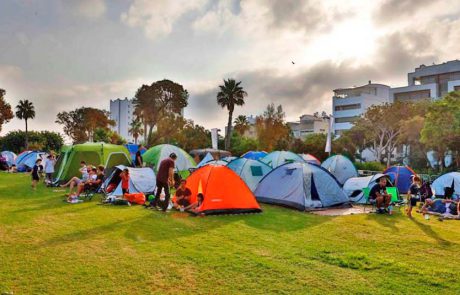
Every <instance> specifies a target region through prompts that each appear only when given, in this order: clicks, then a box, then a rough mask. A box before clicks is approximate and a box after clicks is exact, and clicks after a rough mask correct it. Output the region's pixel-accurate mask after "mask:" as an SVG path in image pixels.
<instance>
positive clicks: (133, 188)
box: [104, 165, 156, 196]
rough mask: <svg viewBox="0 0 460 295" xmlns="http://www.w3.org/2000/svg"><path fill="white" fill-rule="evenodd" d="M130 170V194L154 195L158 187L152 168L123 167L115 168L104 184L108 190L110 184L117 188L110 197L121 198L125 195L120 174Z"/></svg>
mask: <svg viewBox="0 0 460 295" xmlns="http://www.w3.org/2000/svg"><path fill="white" fill-rule="evenodd" d="M125 168H128V170H129V192H130V193H139V192H142V193H153V191H154V190H155V187H156V177H155V173H154V172H153V170H152V169H151V168H147V167H146V168H131V167H126V166H123V165H119V166H116V167H115V170H114V171H113V172H112V174H111V175H110V177H108V178H107V179H106V180H105V182H104V188H107V187H108V186H109V184H111V183H114V184H116V185H117V188H116V189H115V190H113V191H112V192H111V193H109V195H110V196H121V195H123V193H122V190H121V179H120V173H121V172H122V171H123V169H125Z"/></svg>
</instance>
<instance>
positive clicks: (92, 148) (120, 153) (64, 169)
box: [54, 142, 131, 183]
mask: <svg viewBox="0 0 460 295" xmlns="http://www.w3.org/2000/svg"><path fill="white" fill-rule="evenodd" d="M81 161H85V162H86V164H88V165H104V167H105V169H106V173H108V174H110V170H111V168H113V167H115V166H116V165H126V166H129V165H131V157H130V155H129V152H128V150H127V149H126V147H124V146H121V145H115V144H107V143H102V142H87V143H82V144H76V145H73V146H63V147H62V148H61V153H60V155H59V158H58V160H57V162H56V165H55V172H54V182H56V183H60V182H64V181H68V180H70V179H71V178H72V177H74V176H77V177H80V176H81V173H80V162H81Z"/></svg>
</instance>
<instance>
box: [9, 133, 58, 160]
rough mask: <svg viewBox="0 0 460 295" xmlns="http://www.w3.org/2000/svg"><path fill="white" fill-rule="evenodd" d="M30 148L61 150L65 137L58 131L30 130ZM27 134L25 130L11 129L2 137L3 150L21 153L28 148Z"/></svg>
mask: <svg viewBox="0 0 460 295" xmlns="http://www.w3.org/2000/svg"><path fill="white" fill-rule="evenodd" d="M28 134H29V149H30V150H35V149H37V150H43V151H45V152H50V151H60V150H61V147H62V145H64V139H63V138H62V136H61V135H60V134H59V133H57V132H50V131H29V132H28ZM25 142H26V135H25V132H24V131H20V130H17V131H11V132H9V133H8V134H6V135H5V136H3V137H2V138H0V147H1V150H2V151H4V150H7V151H12V152H14V153H17V154H18V153H20V152H22V151H24V150H25V149H26V144H25Z"/></svg>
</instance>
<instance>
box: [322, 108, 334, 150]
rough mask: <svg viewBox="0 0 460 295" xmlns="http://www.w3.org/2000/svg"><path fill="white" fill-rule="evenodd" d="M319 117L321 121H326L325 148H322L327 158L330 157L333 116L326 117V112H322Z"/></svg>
mask: <svg viewBox="0 0 460 295" xmlns="http://www.w3.org/2000/svg"><path fill="white" fill-rule="evenodd" d="M321 116H322V117H323V120H327V123H328V124H327V125H328V126H327V139H326V147H325V148H324V151H325V152H326V153H328V154H329V157H330V156H331V152H332V131H333V129H334V128H333V124H334V120H333V119H334V116H332V115H328V114H327V113H326V112H324V111H323V112H322V114H321Z"/></svg>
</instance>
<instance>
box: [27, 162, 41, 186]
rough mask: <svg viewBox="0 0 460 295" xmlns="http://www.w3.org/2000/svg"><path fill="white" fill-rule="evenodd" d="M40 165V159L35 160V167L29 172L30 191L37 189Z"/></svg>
mask: <svg viewBox="0 0 460 295" xmlns="http://www.w3.org/2000/svg"><path fill="white" fill-rule="evenodd" d="M41 163H42V159H37V160H36V161H35V165H34V167H33V168H32V171H31V172H30V175H31V176H32V189H33V190H36V189H37V183H38V182H39V181H40V175H39V172H40V166H41V165H40V164H41Z"/></svg>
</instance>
